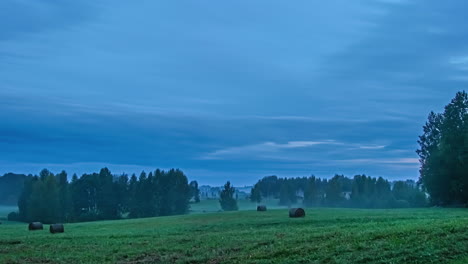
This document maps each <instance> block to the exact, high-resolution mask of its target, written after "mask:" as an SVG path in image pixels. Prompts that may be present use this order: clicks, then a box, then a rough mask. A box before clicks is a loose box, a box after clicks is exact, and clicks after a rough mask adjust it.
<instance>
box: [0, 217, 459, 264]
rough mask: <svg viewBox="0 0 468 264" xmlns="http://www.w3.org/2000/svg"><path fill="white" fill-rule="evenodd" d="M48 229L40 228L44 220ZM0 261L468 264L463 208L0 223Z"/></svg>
mask: <svg viewBox="0 0 468 264" xmlns="http://www.w3.org/2000/svg"><path fill="white" fill-rule="evenodd" d="M45 227H46V228H47V226H45ZM0 263H459V264H461V263H468V210H466V209H440V208H434V209H432V208H431V209H399V210H352V209H308V210H307V216H306V217H305V218H301V219H291V218H289V217H288V212H287V210H286V209H276V210H269V211H268V212H256V211H240V212H223V213H199V214H192V215H184V216H173V217H160V218H148V219H135V220H119V221H103V222H91V223H77V224H67V225H66V230H65V233H63V234H55V235H52V234H50V233H48V231H47V230H44V231H34V232H29V231H28V230H27V225H26V224H23V223H11V222H10V223H8V222H3V224H2V225H0Z"/></svg>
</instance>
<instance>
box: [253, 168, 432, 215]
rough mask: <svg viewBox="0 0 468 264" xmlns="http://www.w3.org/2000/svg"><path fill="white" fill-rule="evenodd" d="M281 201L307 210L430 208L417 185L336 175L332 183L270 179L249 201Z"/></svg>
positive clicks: (263, 181)
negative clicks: (324, 208)
mask: <svg viewBox="0 0 468 264" xmlns="http://www.w3.org/2000/svg"><path fill="white" fill-rule="evenodd" d="M268 198H270V199H271V198H273V199H279V204H280V205H287V206H290V205H293V204H297V203H302V204H303V205H304V206H307V207H314V206H326V207H356V208H405V207H423V206H426V205H427V198H426V194H425V193H424V191H423V190H422V189H421V188H420V187H419V186H418V185H417V184H416V183H415V182H414V181H395V182H393V183H391V182H389V181H388V180H385V179H383V178H382V177H379V178H373V177H370V176H366V175H356V176H354V178H352V179H351V178H347V177H345V176H343V175H335V176H334V177H333V178H331V179H321V178H316V177H314V176H311V177H302V178H300V177H299V178H278V177H277V176H269V177H265V178H263V179H261V180H259V181H258V182H257V183H256V184H255V185H254V187H253V189H252V192H251V196H250V199H251V201H252V202H257V203H261V202H262V200H264V199H268Z"/></svg>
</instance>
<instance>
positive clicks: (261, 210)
mask: <svg viewBox="0 0 468 264" xmlns="http://www.w3.org/2000/svg"><path fill="white" fill-rule="evenodd" d="M266 210H267V207H266V205H259V206H257V211H259V212H265V211H266Z"/></svg>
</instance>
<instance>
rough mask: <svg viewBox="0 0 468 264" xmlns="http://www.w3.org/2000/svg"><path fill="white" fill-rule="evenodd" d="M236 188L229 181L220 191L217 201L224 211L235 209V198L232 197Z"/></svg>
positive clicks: (236, 208)
mask: <svg viewBox="0 0 468 264" xmlns="http://www.w3.org/2000/svg"><path fill="white" fill-rule="evenodd" d="M235 192H236V189H235V188H234V187H232V186H231V182H229V181H228V182H226V184H225V185H224V189H223V190H222V191H221V193H220V199H219V203H220V205H221V208H222V209H223V210H224V211H237V210H238V207H237V200H236V199H234V194H235Z"/></svg>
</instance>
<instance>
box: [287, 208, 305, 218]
mask: <svg viewBox="0 0 468 264" xmlns="http://www.w3.org/2000/svg"><path fill="white" fill-rule="evenodd" d="M304 216H305V211H304V209H302V208H291V209H289V217H304Z"/></svg>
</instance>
